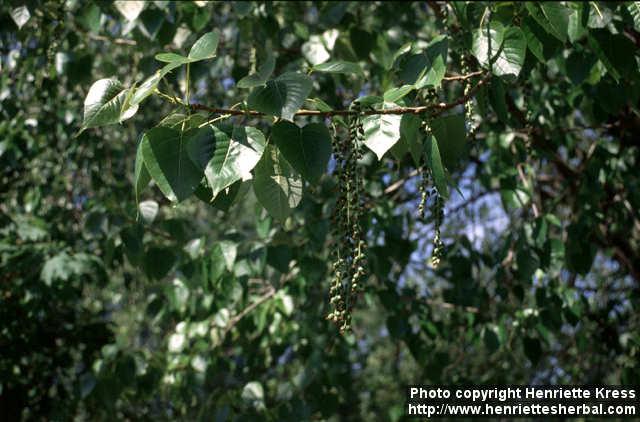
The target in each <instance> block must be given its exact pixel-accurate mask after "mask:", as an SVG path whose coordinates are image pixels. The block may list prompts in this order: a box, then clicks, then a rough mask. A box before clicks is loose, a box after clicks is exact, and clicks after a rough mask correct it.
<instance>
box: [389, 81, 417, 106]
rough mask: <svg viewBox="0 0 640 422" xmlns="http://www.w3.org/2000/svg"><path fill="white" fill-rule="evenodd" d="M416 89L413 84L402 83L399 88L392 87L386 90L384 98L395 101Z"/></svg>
mask: <svg viewBox="0 0 640 422" xmlns="http://www.w3.org/2000/svg"><path fill="white" fill-rule="evenodd" d="M414 89H415V86H413V85H402V86H400V87H397V88H391V89H388V90H387V91H385V93H384V96H383V98H384V100H385V101H388V102H391V103H394V102H396V101H398V100H399V99H401V98H403V97H404V96H405V95H407V94H408V93H410V92H411V91H413V90H414Z"/></svg>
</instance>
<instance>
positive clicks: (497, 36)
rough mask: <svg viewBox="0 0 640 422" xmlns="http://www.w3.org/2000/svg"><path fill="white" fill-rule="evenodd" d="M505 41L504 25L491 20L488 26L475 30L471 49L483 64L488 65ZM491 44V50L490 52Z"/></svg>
mask: <svg viewBox="0 0 640 422" xmlns="http://www.w3.org/2000/svg"><path fill="white" fill-rule="evenodd" d="M503 41H504V26H503V25H502V24H501V23H500V22H495V21H494V22H491V24H490V25H489V27H488V28H486V27H482V28H478V29H476V30H475V32H474V33H473V40H472V45H471V51H472V52H473V55H474V56H475V57H476V59H478V62H479V63H480V64H481V65H482V66H487V65H488V64H489V60H490V59H493V58H494V57H495V56H496V54H498V51H500V47H502V42H503ZM489 46H491V52H489Z"/></svg>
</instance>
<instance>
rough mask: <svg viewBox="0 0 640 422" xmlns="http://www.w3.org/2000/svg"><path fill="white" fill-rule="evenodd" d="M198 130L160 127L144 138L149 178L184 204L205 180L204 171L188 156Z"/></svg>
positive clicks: (166, 194) (163, 191) (198, 133)
mask: <svg viewBox="0 0 640 422" xmlns="http://www.w3.org/2000/svg"><path fill="white" fill-rule="evenodd" d="M198 135H201V131H200V130H199V129H192V130H190V131H187V132H182V131H180V130H178V129H172V128H168V127H163V126H158V127H155V128H153V129H151V130H149V131H148V132H147V133H145V134H144V135H143V137H142V158H143V160H144V165H145V166H146V168H147V171H148V172H149V175H150V176H151V177H152V178H153V180H154V181H155V182H156V184H157V185H158V187H159V188H160V190H161V191H162V193H163V194H164V195H165V196H166V197H167V198H168V199H169V200H170V201H174V202H175V201H178V202H179V201H182V200H184V199H186V198H188V197H189V196H191V194H192V193H193V191H194V190H195V189H196V188H197V187H198V184H199V183H200V180H201V179H202V171H201V170H200V169H199V168H198V167H196V165H195V164H194V163H193V162H192V161H191V159H190V158H189V155H188V153H187V149H188V145H189V141H190V140H191V138H193V137H196V136H198Z"/></svg>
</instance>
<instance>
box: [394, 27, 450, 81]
mask: <svg viewBox="0 0 640 422" xmlns="http://www.w3.org/2000/svg"><path fill="white" fill-rule="evenodd" d="M448 46H449V40H448V38H447V37H446V36H444V35H441V36H439V37H436V38H435V39H433V40H432V41H431V43H429V45H428V46H427V48H426V49H425V51H424V52H422V53H419V54H410V55H406V56H403V58H401V59H400V60H399V67H400V72H399V77H400V79H401V80H402V81H403V82H405V83H406V84H413V85H415V88H416V89H422V88H424V87H426V86H434V87H438V86H440V83H441V82H442V78H444V75H445V73H446V70H447V51H448V48H449V47H448ZM405 51H406V48H405V49H401V50H400V51H399V53H402V52H405Z"/></svg>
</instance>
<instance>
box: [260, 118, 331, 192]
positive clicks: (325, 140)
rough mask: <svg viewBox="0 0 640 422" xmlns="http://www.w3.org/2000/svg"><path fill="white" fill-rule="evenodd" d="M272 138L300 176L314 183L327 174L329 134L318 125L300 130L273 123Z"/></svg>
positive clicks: (307, 126)
mask: <svg viewBox="0 0 640 422" xmlns="http://www.w3.org/2000/svg"><path fill="white" fill-rule="evenodd" d="M271 139H273V141H274V142H275V144H276V146H277V147H278V149H279V150H280V152H281V153H282V155H283V156H284V158H286V159H287V161H288V162H289V163H290V164H291V165H292V166H293V168H294V169H296V171H298V172H299V173H300V174H301V175H302V177H304V178H305V180H307V181H308V182H310V183H316V182H317V181H318V180H319V179H320V176H322V174H323V173H324V172H325V171H326V169H327V163H328V162H329V157H330V156H331V134H330V133H329V130H328V129H327V128H326V126H325V125H323V124H321V123H309V124H308V125H306V126H305V127H303V128H300V127H298V126H297V125H295V124H293V123H291V122H285V121H281V122H278V123H276V124H275V125H274V126H273V129H272V130H271Z"/></svg>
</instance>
